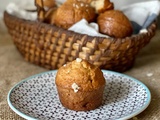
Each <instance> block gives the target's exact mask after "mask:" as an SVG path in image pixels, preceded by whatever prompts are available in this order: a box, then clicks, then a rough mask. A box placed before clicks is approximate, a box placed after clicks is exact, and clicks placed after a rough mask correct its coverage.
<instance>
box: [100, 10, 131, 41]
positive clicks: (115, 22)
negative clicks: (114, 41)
mask: <svg viewBox="0 0 160 120" xmlns="http://www.w3.org/2000/svg"><path fill="white" fill-rule="evenodd" d="M97 23H98V25H99V31H100V32H101V33H103V34H106V35H109V36H111V37H115V38H124V37H127V36H130V35H132V32H133V28H132V24H131V22H130V21H129V19H128V18H127V17H126V16H125V15H124V13H123V12H121V11H118V10H109V11H105V12H104V13H101V14H100V15H99V16H98V18H97Z"/></svg>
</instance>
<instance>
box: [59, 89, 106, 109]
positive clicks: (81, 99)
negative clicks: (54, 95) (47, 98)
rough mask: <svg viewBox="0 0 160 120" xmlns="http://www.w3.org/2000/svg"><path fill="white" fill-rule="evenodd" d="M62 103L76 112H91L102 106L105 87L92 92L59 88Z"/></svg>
mask: <svg viewBox="0 0 160 120" xmlns="http://www.w3.org/2000/svg"><path fill="white" fill-rule="evenodd" d="M57 90H58V95H59V99H60V102H61V103H62V105H63V106H64V107H65V108H68V109H71V110H75V111H89V110H94V109H96V108H98V107H99V106H100V105H102V100H103V91H104V86H102V87H100V88H98V89H96V90H92V91H80V90H79V91H78V92H74V91H73V89H66V88H63V87H60V86H58V87H57Z"/></svg>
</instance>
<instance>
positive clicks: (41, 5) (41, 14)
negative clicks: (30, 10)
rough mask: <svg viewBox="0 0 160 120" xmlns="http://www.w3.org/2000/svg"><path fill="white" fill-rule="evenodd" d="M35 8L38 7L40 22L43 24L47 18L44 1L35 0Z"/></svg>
mask: <svg viewBox="0 0 160 120" xmlns="http://www.w3.org/2000/svg"><path fill="white" fill-rule="evenodd" d="M35 6H36V7H37V13H38V21H41V22H43V21H44V17H45V9H44V3H43V0H35Z"/></svg>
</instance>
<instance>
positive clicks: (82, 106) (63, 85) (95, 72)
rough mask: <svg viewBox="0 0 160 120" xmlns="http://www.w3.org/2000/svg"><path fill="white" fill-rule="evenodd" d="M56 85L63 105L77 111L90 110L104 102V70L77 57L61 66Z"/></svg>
mask: <svg viewBox="0 0 160 120" xmlns="http://www.w3.org/2000/svg"><path fill="white" fill-rule="evenodd" d="M55 83H56V87H57V91H58V95H59V99H60V101H61V103H62V105H63V106H64V107H66V108H68V109H71V110H75V111H88V110H93V109H96V108H98V107H99V106H100V105H101V104H102V100H103V92H104V87H105V79H104V76H103V73H102V71H101V70H100V69H99V68H98V67H97V66H94V65H92V64H90V63H89V62H88V61H86V60H82V59H81V58H77V59H76V60H74V61H72V62H69V63H68V64H66V65H64V66H62V67H60V68H59V70H58V72H57V75H56V81H55Z"/></svg>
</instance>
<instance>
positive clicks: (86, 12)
mask: <svg viewBox="0 0 160 120" xmlns="http://www.w3.org/2000/svg"><path fill="white" fill-rule="evenodd" d="M95 17H96V13H95V9H94V8H92V7H91V6H90V4H88V3H84V2H82V1H78V0H74V1H69V2H68V1H66V2H65V3H64V4H62V5H61V6H60V7H59V8H58V9H57V12H56V15H55V20H54V21H55V25H57V26H59V27H62V28H64V29H68V28H69V27H71V26H72V25H73V24H75V23H76V22H78V21H80V20H81V19H83V18H84V19H86V20H87V21H88V22H92V21H94V20H95Z"/></svg>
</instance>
